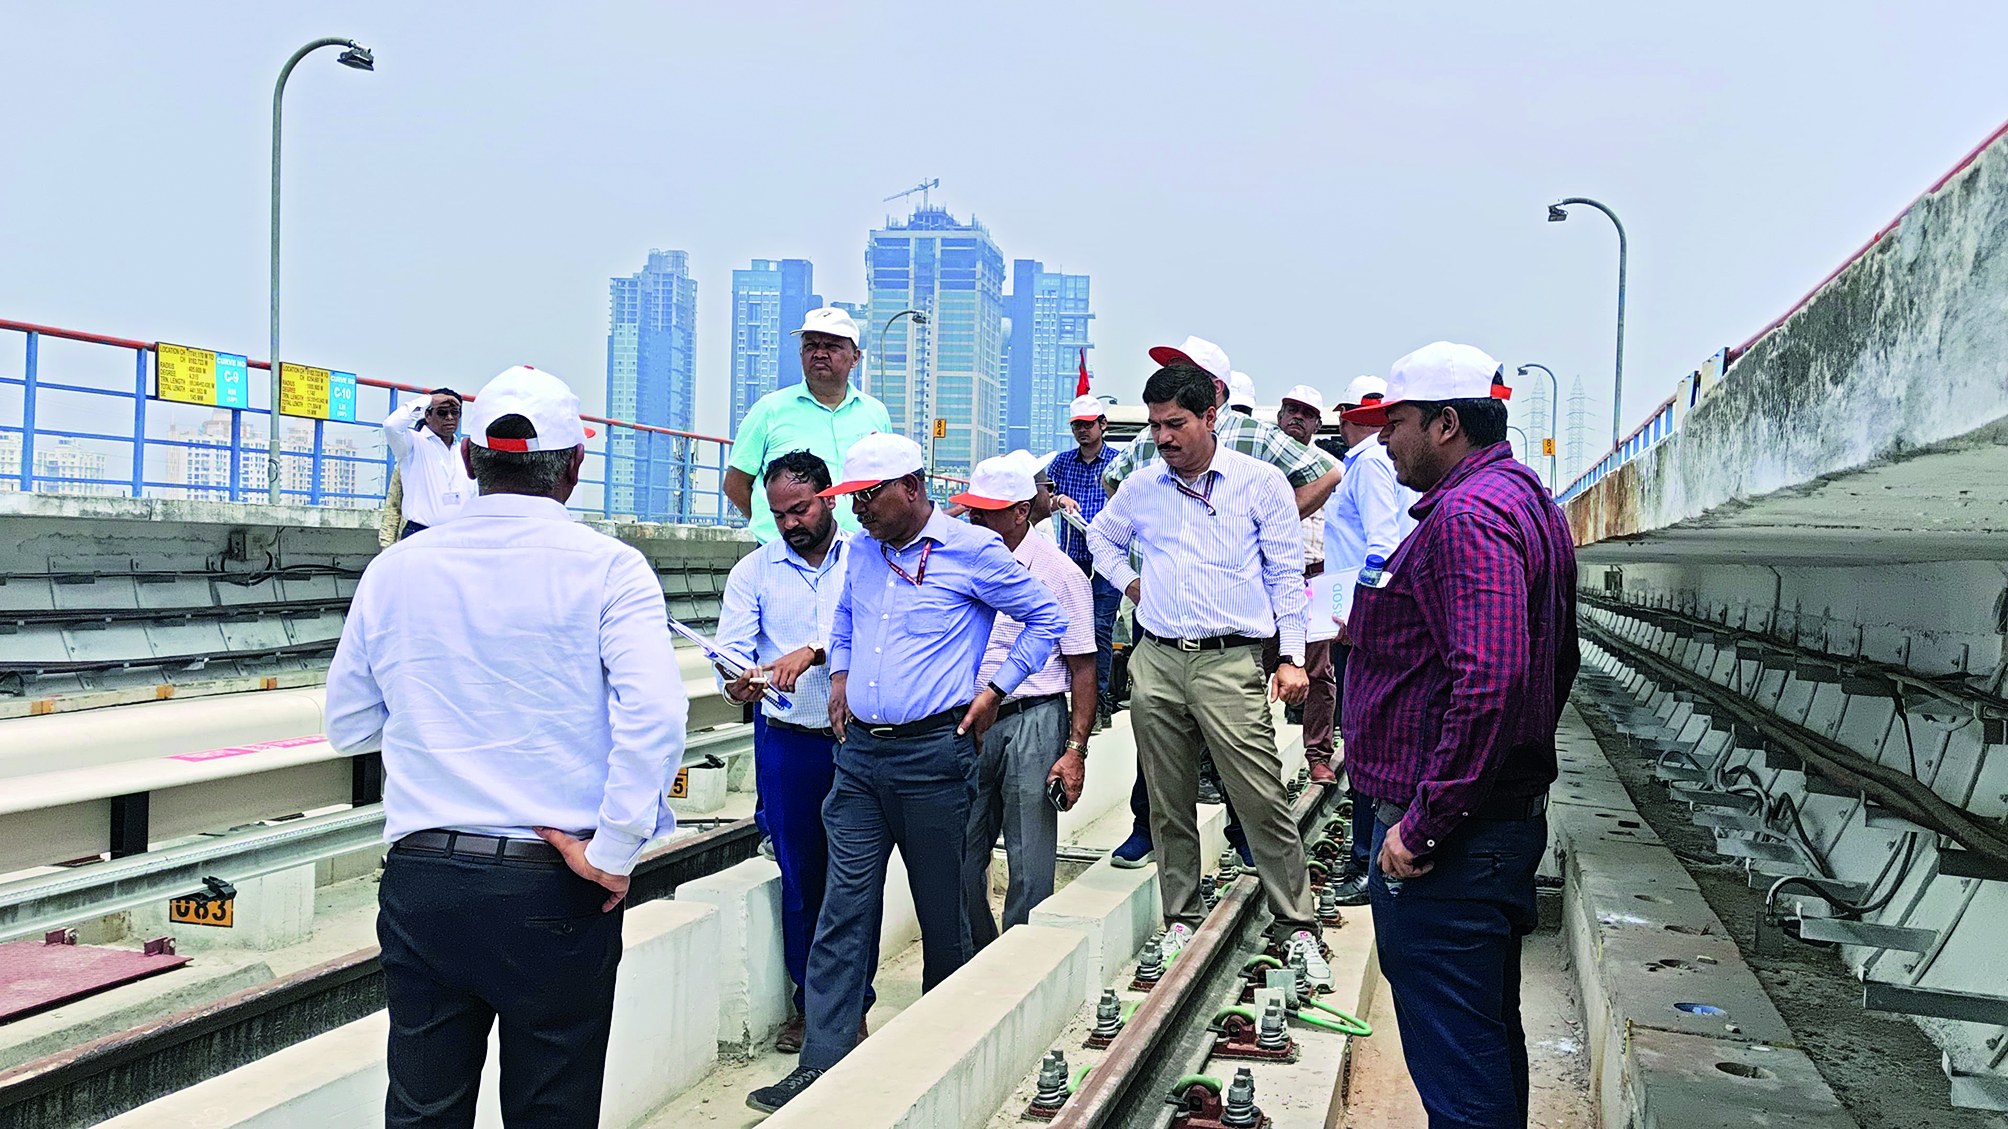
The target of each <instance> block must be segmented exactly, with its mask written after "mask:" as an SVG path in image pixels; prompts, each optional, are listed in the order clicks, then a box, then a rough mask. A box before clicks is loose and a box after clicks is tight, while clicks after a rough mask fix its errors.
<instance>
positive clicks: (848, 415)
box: [725, 306, 892, 545]
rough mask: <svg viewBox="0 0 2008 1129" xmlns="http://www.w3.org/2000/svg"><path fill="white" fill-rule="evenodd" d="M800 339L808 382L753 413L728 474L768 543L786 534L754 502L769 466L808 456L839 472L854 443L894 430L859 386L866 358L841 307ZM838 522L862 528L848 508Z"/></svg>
mask: <svg viewBox="0 0 2008 1129" xmlns="http://www.w3.org/2000/svg"><path fill="white" fill-rule="evenodd" d="M795 333H796V334H797V335H799V336H800V337H801V339H802V382H801V383H800V384H792V385H789V386H788V387H786V388H777V389H775V390H774V391H772V392H769V393H767V394H766V395H765V396H762V397H760V398H759V399H758V400H755V401H754V402H753V406H752V407H750V408H748V409H747V410H746V418H745V419H742V420H740V421H739V428H738V430H737V431H735V432H733V435H732V465H731V466H730V467H728V468H726V471H725V496H726V497H727V498H728V499H730V500H731V502H732V504H733V505H734V506H735V507H737V508H738V510H739V512H740V513H742V514H745V515H746V516H747V517H748V518H750V519H751V520H750V521H749V522H747V525H748V527H749V528H750V529H752V531H753V536H754V537H755V538H756V539H758V540H759V542H760V543H761V544H762V545H765V544H767V543H768V542H770V541H772V540H774V538H775V537H777V536H779V533H778V532H777V531H776V530H775V527H774V514H773V512H772V511H771V510H769V509H768V508H767V507H766V506H765V505H758V506H756V505H754V504H753V484H754V482H755V481H756V480H759V481H764V480H765V477H766V472H767V464H768V463H770V462H773V461H774V460H775V459H777V458H780V457H781V456H782V455H784V454H786V453H788V452H789V451H808V452H810V453H811V454H813V455H815V456H816V457H817V458H819V459H821V460H823V464H824V465H825V466H832V467H834V466H838V465H840V464H841V463H842V462H843V460H844V453H845V452H846V451H849V450H850V449H851V444H853V443H856V442H857V441H858V440H860V439H862V438H864V437H865V436H867V435H870V434H872V433H873V432H878V431H891V430H892V417H891V416H890V415H888V414H887V413H886V408H885V405H884V404H883V403H881V402H880V401H879V400H878V399H877V398H875V397H873V396H870V395H868V394H866V393H863V392H860V391H858V390H857V389H856V388H854V387H852V386H851V370H852V369H853V368H855V367H857V363H858V358H859V357H860V356H862V353H861V351H860V346H859V340H860V339H859V336H858V325H857V322H855V321H852V320H851V315H849V314H847V313H845V312H844V311H843V310H840V309H838V308H837V307H835V306H824V307H822V308H820V309H815V310H810V311H809V313H808V315H807V316H806V317H804V318H803V319H802V328H800V329H798V330H796V331H795ZM837 524H838V525H840V526H842V527H843V528H844V529H846V530H851V531H854V530H856V529H857V527H858V523H857V519H856V518H855V517H853V516H852V515H851V512H850V508H849V507H848V506H838V507H837Z"/></svg>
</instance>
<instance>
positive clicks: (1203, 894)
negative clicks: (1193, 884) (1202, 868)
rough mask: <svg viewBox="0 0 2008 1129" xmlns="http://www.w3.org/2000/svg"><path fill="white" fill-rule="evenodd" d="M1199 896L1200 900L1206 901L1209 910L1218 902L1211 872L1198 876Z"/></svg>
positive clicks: (1218, 898) (1218, 896) (1218, 897)
mask: <svg viewBox="0 0 2008 1129" xmlns="http://www.w3.org/2000/svg"><path fill="white" fill-rule="evenodd" d="M1199 897H1200V900H1201V901H1204V902H1205V903H1206V908H1207V909H1208V910H1211V909H1212V908H1213V907H1214V906H1215V905H1216V904H1218V903H1219V901H1220V895H1219V894H1217V893H1215V892H1214V882H1213V876H1212V875H1211V874H1202V875H1200V876H1199Z"/></svg>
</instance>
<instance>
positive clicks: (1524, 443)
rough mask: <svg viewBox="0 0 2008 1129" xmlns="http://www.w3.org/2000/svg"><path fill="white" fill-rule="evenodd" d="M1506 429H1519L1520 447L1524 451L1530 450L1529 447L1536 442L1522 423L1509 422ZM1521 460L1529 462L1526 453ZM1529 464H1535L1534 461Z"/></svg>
mask: <svg viewBox="0 0 2008 1129" xmlns="http://www.w3.org/2000/svg"><path fill="white" fill-rule="evenodd" d="M1506 430H1508V431H1517V432H1519V433H1520V449H1521V450H1522V451H1526V450H1528V449H1529V448H1531V447H1532V446H1533V443H1534V441H1533V440H1532V439H1529V438H1527V429H1526V428H1524V427H1521V426H1520V425H1518V424H1512V423H1509V424H1507V425H1506ZM1520 461H1521V462H1523V463H1525V462H1527V456H1526V455H1521V456H1520ZM1528 465H1529V466H1532V465H1533V464H1532V463H1528ZM1538 473H1539V472H1536V474H1537V475H1538Z"/></svg>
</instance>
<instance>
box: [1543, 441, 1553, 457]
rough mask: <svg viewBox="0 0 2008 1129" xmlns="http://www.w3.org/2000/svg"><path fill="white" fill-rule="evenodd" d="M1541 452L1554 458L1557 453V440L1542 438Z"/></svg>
mask: <svg viewBox="0 0 2008 1129" xmlns="http://www.w3.org/2000/svg"><path fill="white" fill-rule="evenodd" d="M1541 453H1542V454H1543V455H1546V456H1548V457H1550V458H1553V457H1554V455H1555V441H1554V440H1553V439H1543V440H1541Z"/></svg>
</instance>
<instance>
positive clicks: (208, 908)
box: [167, 895, 237, 929]
mask: <svg viewBox="0 0 2008 1129" xmlns="http://www.w3.org/2000/svg"><path fill="white" fill-rule="evenodd" d="M167 919H168V920H169V921H171V922H174V923H176V924H178V925H214V926H217V927H219V928H222V929H235V928H236V927H237V899H236V898H212V897H208V896H206V895H205V896H203V897H196V898H175V899H173V900H171V901H169V902H168V903H167Z"/></svg>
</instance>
